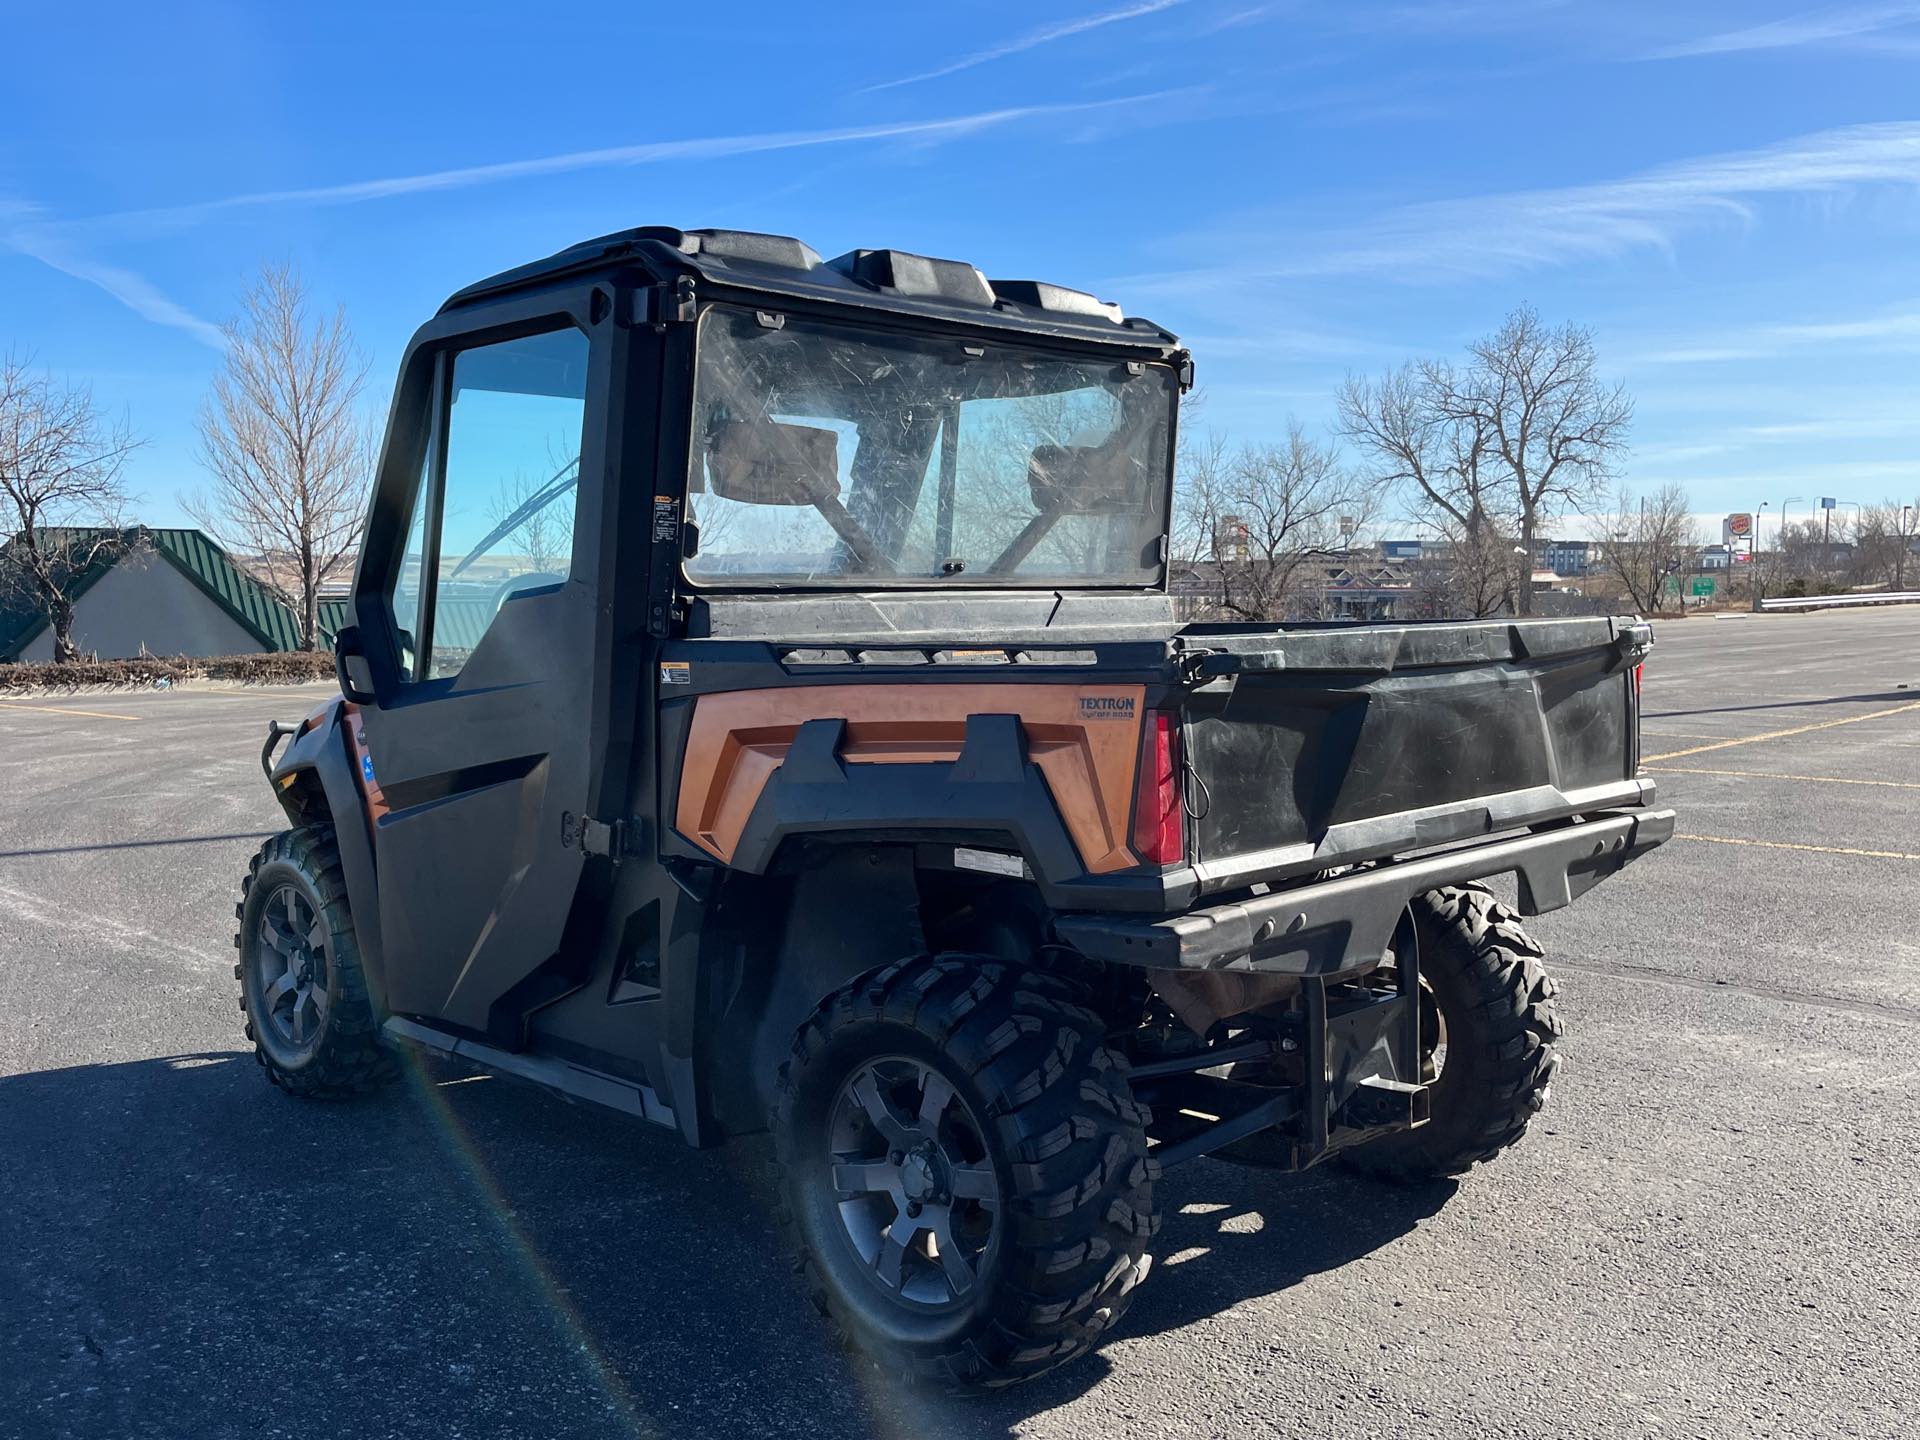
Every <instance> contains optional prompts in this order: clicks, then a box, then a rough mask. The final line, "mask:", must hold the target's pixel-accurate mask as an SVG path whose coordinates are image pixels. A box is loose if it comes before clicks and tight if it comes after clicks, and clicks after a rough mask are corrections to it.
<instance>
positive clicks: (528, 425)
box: [394, 329, 588, 679]
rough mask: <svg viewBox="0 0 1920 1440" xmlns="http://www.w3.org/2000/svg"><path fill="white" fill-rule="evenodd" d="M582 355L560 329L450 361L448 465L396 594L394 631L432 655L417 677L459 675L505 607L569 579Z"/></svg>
mask: <svg viewBox="0 0 1920 1440" xmlns="http://www.w3.org/2000/svg"><path fill="white" fill-rule="evenodd" d="M587 354H588V341H587V337H586V336H585V335H584V334H583V333H581V332H580V331H578V330H573V329H567V330H555V331H551V332H549V333H547V334H544V335H529V336H525V337H523V338H522V339H518V340H505V341H502V342H500V343H499V344H497V345H481V346H476V347H474V348H473V349H469V350H462V351H460V352H459V353H458V354H457V355H455V356H454V357H453V361H452V366H451V370H450V372H449V384H448V393H449V395H450V397H451V398H450V399H449V400H448V402H447V408H446V421H445V429H444V432H443V435H444V441H443V443H442V444H441V445H440V446H439V447H438V449H439V452H440V453H441V454H442V455H443V456H444V459H443V461H442V462H441V465H440V473H439V475H438V477H436V478H437V483H435V484H432V485H430V486H428V487H427V493H428V494H429V495H430V496H431V504H428V505H420V506H417V507H416V513H415V516H414V524H413V531H412V533H411V534H410V535H409V537H408V541H407V557H406V560H405V562H404V564H403V566H402V573H401V575H400V577H399V581H398V584H397V585H396V587H395V596H394V600H395V604H394V614H395V616H396V617H397V620H398V623H399V624H401V625H402V626H405V625H407V622H408V616H409V615H410V614H411V615H413V616H415V620H414V624H413V626H412V639H413V640H414V642H415V644H416V645H421V644H425V645H428V646H429V647H430V648H429V650H428V651H427V663H426V665H425V667H424V669H422V668H421V667H420V666H419V665H418V662H415V668H414V674H415V677H416V678H419V679H440V678H444V677H446V676H449V675H457V674H459V673H460V670H461V667H462V666H464V665H465V664H466V663H467V657H468V656H469V655H471V654H472V653H473V649H474V647H475V646H476V645H478V644H479V643H480V637H481V636H482V635H484V634H486V632H487V630H488V628H489V627H490V626H491V625H492V624H493V620H494V617H495V616H496V615H498V614H499V613H500V608H501V607H502V606H503V605H505V604H507V603H508V602H509V601H511V600H512V599H513V598H514V596H516V595H520V594H523V593H525V592H527V591H532V590H539V589H544V588H547V587H551V586H555V585H558V584H561V583H562V582H564V581H565V580H566V579H567V577H568V576H569V575H570V574H572V571H573V562H574V555H573V508H574V498H575V493H576V491H577V489H578V487H579V483H580V443H581V435H582V431H583V428H584V423H585V419H586V408H587V406H586V396H587V383H586V382H587ZM429 512H430V513H431V516H432V522H431V523H432V529H433V531H434V532H435V534H434V537H433V538H434V539H435V540H437V543H435V544H432V545H429V544H428V539H429V526H428V519H427V517H428V515H429ZM429 554H432V555H433V556H434V557H435V559H434V560H428V559H427V556H428V555H429ZM429 571H430V572H431V575H430V581H431V583H430V584H429V583H427V579H428V577H429ZM414 576H418V577H422V578H421V579H420V580H416V581H414V582H413V583H414V586H415V587H417V589H418V591H419V600H418V603H417V604H413V605H410V604H409V602H408V591H409V580H410V578H411V577H414ZM429 591H430V592H431V593H430V594H429ZM429 636H430V638H429ZM401 638H402V643H403V645H404V644H405V642H406V640H407V638H408V637H406V636H403V637H401Z"/></svg>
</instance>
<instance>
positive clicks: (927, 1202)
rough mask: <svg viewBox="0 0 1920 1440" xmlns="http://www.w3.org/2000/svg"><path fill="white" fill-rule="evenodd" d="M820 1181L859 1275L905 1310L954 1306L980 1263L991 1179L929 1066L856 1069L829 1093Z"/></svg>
mask: <svg viewBox="0 0 1920 1440" xmlns="http://www.w3.org/2000/svg"><path fill="white" fill-rule="evenodd" d="M827 1148H828V1152H829V1153H828V1155H827V1167H828V1168H827V1176H828V1184H829V1186H830V1187H831V1189H832V1190H833V1192H834V1194H835V1196H836V1197H837V1204H836V1208H837V1211H838V1214H839V1218H840V1224H841V1227H842V1232H843V1234H844V1235H845V1238H846V1241H847V1243H848V1245H849V1246H851V1247H852V1249H853V1252H854V1254H855V1255H856V1256H857V1257H858V1258H859V1261H860V1263H861V1265H862V1267H863V1268H864V1270H865V1272H866V1274H867V1276H868V1278H869V1279H870V1280H871V1281H872V1282H873V1283H874V1284H875V1285H876V1286H878V1287H879V1288H880V1289H881V1290H882V1291H884V1292H886V1293H887V1294H889V1295H891V1296H894V1297H896V1298H898V1299H901V1300H904V1301H907V1302H909V1303H910V1304H913V1305H915V1306H920V1307H925V1308H928V1309H935V1310H939V1309H948V1308H952V1307H955V1306H958V1305H961V1304H963V1303H965V1302H966V1301H967V1300H968V1299H969V1298H970V1297H971V1295H972V1294H973V1293H974V1290H975V1287H976V1286H977V1285H978V1284H979V1282H980V1275H981V1272H982V1271H983V1270H984V1269H985V1268H986V1266H987V1264H988V1262H989V1261H990V1259H991V1257H992V1251H993V1247H994V1242H995V1239H996V1238H997V1236H998V1233H999V1224H1000V1178H999V1175H998V1173H997V1172H996V1171H995V1169H994V1164H993V1159H992V1157H991V1155H990V1154H989V1153H988V1150H987V1145H986V1138H985V1132H984V1130H983V1129H982V1128H981V1125H980V1122H979V1120H978V1118H977V1117H976V1116H975V1115H974V1113H973V1108H972V1107H971V1106H970V1105H969V1104H968V1103H967V1101H966V1099H965V1098H964V1097H963V1096H961V1095H960V1094H959V1093H957V1092H956V1091H955V1089H954V1087H953V1085H952V1083H951V1082H950V1081H948V1080H947V1079H946V1077H945V1076H943V1075H941V1074H940V1072H939V1071H937V1070H935V1069H934V1068H933V1067H932V1066H930V1065H927V1064H924V1063H923V1062H921V1061H918V1060H912V1059H908V1058H906V1057H904V1056H888V1057H885V1058H882V1059H879V1060H874V1061H870V1062H868V1063H867V1064H865V1065H862V1066H861V1067H860V1068H859V1069H858V1070H856V1071H854V1073H853V1074H852V1075H851V1076H850V1077H848V1079H847V1081H846V1083H845V1084H843V1085H842V1086H841V1087H840V1090H839V1093H838V1094H837V1095H836V1096H835V1098H834V1102H833V1109H832V1112H831V1118H830V1121H829V1124H828V1126H827Z"/></svg>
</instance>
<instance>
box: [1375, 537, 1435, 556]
mask: <svg viewBox="0 0 1920 1440" xmlns="http://www.w3.org/2000/svg"><path fill="white" fill-rule="evenodd" d="M1424 544H1425V542H1424V541H1420V540H1382V541H1381V542H1380V547H1379V548H1380V558H1381V559H1382V560H1402V561H1404V560H1418V559H1420V557H1421V553H1422V546H1423V545H1424Z"/></svg>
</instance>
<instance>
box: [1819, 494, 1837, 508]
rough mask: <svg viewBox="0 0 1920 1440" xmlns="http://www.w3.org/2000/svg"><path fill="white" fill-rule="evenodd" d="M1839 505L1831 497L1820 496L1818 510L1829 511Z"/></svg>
mask: <svg viewBox="0 0 1920 1440" xmlns="http://www.w3.org/2000/svg"><path fill="white" fill-rule="evenodd" d="M1839 503H1840V502H1839V501H1838V500H1835V499H1834V498H1833V496H1831V495H1822V496H1821V497H1820V508H1821V509H1822V510H1831V509H1833V508H1834V507H1835V506H1836V505H1838V504H1839Z"/></svg>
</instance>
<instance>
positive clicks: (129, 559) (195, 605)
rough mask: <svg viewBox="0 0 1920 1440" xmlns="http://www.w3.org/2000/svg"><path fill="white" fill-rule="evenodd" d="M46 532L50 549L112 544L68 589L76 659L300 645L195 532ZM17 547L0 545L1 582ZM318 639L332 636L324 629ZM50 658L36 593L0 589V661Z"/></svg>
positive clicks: (235, 568) (284, 619) (295, 630)
mask: <svg viewBox="0 0 1920 1440" xmlns="http://www.w3.org/2000/svg"><path fill="white" fill-rule="evenodd" d="M44 533H45V534H46V535H47V536H48V537H49V538H50V539H51V540H52V541H53V542H55V543H58V544H80V545H91V544H92V543H93V542H94V541H95V540H100V539H109V540H111V541H112V543H111V545H110V546H108V547H107V548H104V549H103V550H102V551H101V552H100V556H99V558H98V559H96V560H95V561H94V562H93V563H92V564H91V565H89V566H88V567H87V568H86V570H85V571H83V572H82V573H81V574H80V575H79V576H78V577H77V578H76V579H75V580H74V582H73V583H72V585H71V586H70V587H69V591H68V593H69V594H70V595H71V596H72V598H73V602H74V616H73V643H74V645H75V647H76V648H77V649H78V650H79V651H80V653H81V654H83V655H98V656H99V657H100V658H101V659H103V660H123V659H127V658H130V657H132V656H136V655H140V654H143V653H144V654H148V655H245V654H251V653H254V652H259V651H269V650H297V649H299V648H300V627H299V625H298V624H297V623H296V622H295V620H294V617H293V614H292V612H291V611H289V610H288V609H287V607H286V606H284V605H282V604H281V603H280V602H279V601H278V600H276V599H275V598H274V597H273V595H272V594H271V593H270V592H269V591H268V590H267V589H266V587H265V586H263V585H261V584H260V582H259V581H258V580H255V579H254V578H253V576H252V575H250V574H248V573H247V571H246V570H244V569H243V568H241V567H240V566H239V565H237V564H236V563H234V561H233V559H232V557H230V556H229V555H228V554H227V552H226V551H224V550H222V549H221V548H220V547H219V546H218V545H216V544H215V543H214V542H213V541H212V540H211V539H209V538H208V537H207V536H206V535H204V534H203V533H201V532H200V531H198V530H156V529H149V528H148V527H147V526H145V525H136V526H134V527H132V528H131V529H128V530H123V531H121V532H120V533H119V535H118V536H117V537H115V536H113V535H112V534H111V532H108V531H102V530H63V531H48V532H44ZM17 544H19V541H18V539H17V538H16V539H14V540H10V541H8V542H7V544H6V545H4V546H0V578H3V577H5V576H6V574H7V572H8V570H9V568H10V567H9V563H8V562H9V559H10V552H11V551H12V550H13V547H14V546H16V545H17ZM326 618H327V617H326V616H324V615H323V616H322V619H323V622H324V620H325V619H326ZM337 623H338V622H337V621H336V624H337ZM325 628H326V627H325V626H324V624H323V629H325ZM324 638H325V639H326V640H328V641H330V640H331V639H332V633H331V630H330V629H328V630H327V633H326V635H325V637H324ZM52 658H53V631H52V628H51V627H50V626H49V625H48V624H47V617H46V612H45V611H44V610H43V609H42V608H41V606H40V604H39V603H38V599H37V597H35V596H34V595H33V594H31V593H30V592H28V591H25V590H23V589H22V588H21V587H20V586H19V585H17V584H6V585H4V586H0V661H8V660H20V661H36V660H51V659H52Z"/></svg>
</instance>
